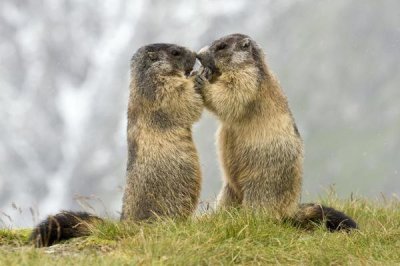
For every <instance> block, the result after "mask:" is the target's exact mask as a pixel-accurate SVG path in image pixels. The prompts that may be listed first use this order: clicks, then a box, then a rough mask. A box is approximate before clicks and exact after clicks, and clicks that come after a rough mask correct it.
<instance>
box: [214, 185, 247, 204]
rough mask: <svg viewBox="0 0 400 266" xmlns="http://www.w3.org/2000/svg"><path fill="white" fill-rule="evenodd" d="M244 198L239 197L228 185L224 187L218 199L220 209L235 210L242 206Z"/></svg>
mask: <svg viewBox="0 0 400 266" xmlns="http://www.w3.org/2000/svg"><path fill="white" fill-rule="evenodd" d="M242 200H243V197H242V195H239V193H238V192H236V191H235V190H234V189H233V188H232V187H231V186H230V185H229V184H228V183H225V184H224V185H223V186H222V189H221V191H220V192H219V195H218V198H217V207H218V208H234V207H238V206H240V205H241V204H242Z"/></svg>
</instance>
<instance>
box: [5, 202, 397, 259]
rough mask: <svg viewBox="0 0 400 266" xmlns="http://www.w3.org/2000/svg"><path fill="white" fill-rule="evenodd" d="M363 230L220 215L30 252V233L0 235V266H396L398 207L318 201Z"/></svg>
mask: <svg viewBox="0 0 400 266" xmlns="http://www.w3.org/2000/svg"><path fill="white" fill-rule="evenodd" d="M323 203H324V204H326V205H328V206H332V207H335V208H337V209H339V210H343V211H344V212H346V213H347V214H349V215H350V216H351V217H354V219H355V220H356V221H357V222H358V223H359V226H360V230H358V231H354V232H352V233H350V234H347V233H329V232H328V231H327V230H325V229H324V228H323V227H317V228H316V229H315V230H313V231H305V230H301V229H298V228H294V227H293V226H291V225H290V224H286V223H277V222H276V221H274V220H272V219H270V218H269V217H268V216H267V215H264V214H262V213H250V212H246V211H243V210H239V211H238V210H235V211H229V212H228V211H221V212H217V213H210V214H205V215H201V216H199V217H196V218H193V219H191V220H189V221H184V222H174V221H170V220H163V221H159V222H156V223H152V224H128V223H119V222H113V221H107V222H105V223H103V224H99V225H98V226H96V227H95V228H93V234H92V235H91V236H89V237H86V238H79V239H73V240H70V241H66V242H64V243H62V244H58V245H55V246H52V247H49V248H42V249H34V248H33V247H32V246H31V245H30V243H29V242H28V240H27V239H28V235H29V230H25V229H24V230H0V265H51V264H58V265H63V264H71V265H130V264H132V265H137V264H140V265H143V264H144V265H148V264H156V265H158V264H162V265H198V264H202V265H209V264H210V265H214V264H245V265H248V264H276V263H279V264H293V265H296V264H316V265H321V264H322V265H326V264H349V263H355V264H388V265H392V264H396V263H400V252H399V250H400V202H399V201H398V200H390V201H385V200H382V201H380V202H372V201H369V200H361V199H357V200H348V201H340V200H337V199H334V198H331V199H328V200H325V201H323Z"/></svg>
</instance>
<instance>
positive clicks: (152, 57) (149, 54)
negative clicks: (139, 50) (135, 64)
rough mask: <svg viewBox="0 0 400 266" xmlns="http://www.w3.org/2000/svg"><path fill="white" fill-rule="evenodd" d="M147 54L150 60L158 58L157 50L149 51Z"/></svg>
mask: <svg viewBox="0 0 400 266" xmlns="http://www.w3.org/2000/svg"><path fill="white" fill-rule="evenodd" d="M147 56H148V57H149V58H150V60H156V59H157V53H156V52H147Z"/></svg>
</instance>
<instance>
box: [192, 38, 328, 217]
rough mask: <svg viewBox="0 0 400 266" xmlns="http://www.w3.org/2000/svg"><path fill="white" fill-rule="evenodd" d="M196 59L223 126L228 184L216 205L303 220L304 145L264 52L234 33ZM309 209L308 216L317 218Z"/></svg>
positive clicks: (220, 139)
mask: <svg viewBox="0 0 400 266" xmlns="http://www.w3.org/2000/svg"><path fill="white" fill-rule="evenodd" d="M198 58H199V59H200V61H201V63H202V65H203V66H204V69H203V73H205V75H206V76H209V82H207V81H205V82H204V86H203V88H202V90H201V91H202V95H203V97H204V102H205V106H206V108H207V109H208V110H210V111H211V112H213V113H214V114H216V116H217V117H218V119H219V120H220V122H221V125H220V128H219V131H218V145H219V151H220V153H219V155H220V160H221V162H222V166H223V173H224V185H223V188H222V190H221V192H220V194H219V197H218V206H219V207H232V206H244V207H249V208H261V209H264V210H266V211H267V212H268V213H269V214H271V216H273V217H276V218H278V219H283V218H288V217H299V219H305V218H304V216H302V215H300V214H299V203H300V196H301V186H302V174H303V142H302V140H301V137H300V135H299V132H298V130H297V127H296V124H295V122H294V119H293V116H292V114H291V111H290V109H289V105H288V101H287V99H286V97H285V95H284V93H283V91H282V90H281V88H280V85H279V82H278V81H277V79H276V78H275V77H274V76H273V75H272V73H271V72H270V71H269V69H268V67H267V65H266V63H265V59H264V54H263V52H262V50H261V48H260V47H259V46H258V45H257V43H256V42H255V41H253V40H252V39H251V38H250V37H248V36H246V35H242V34H232V35H228V36H225V37H223V38H221V39H219V40H216V41H214V42H213V43H212V44H211V45H210V46H209V47H205V48H203V49H202V50H201V51H200V52H199V54H198ZM307 206H308V205H307ZM315 206H316V207H315V208H318V206H317V205H315ZM310 208H311V207H310V206H308V207H307V212H308V213H311V214H312V213H317V211H316V212H310V211H309V209H310ZM300 209H303V207H301V208H300ZM318 213H321V211H319V212H318ZM305 216H307V215H305ZM307 217H308V216H307ZM321 219H322V218H321Z"/></svg>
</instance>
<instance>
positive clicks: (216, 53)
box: [197, 33, 266, 76]
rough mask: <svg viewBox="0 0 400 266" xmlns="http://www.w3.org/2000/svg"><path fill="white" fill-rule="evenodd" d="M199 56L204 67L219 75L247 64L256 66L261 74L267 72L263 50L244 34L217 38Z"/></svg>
mask: <svg viewBox="0 0 400 266" xmlns="http://www.w3.org/2000/svg"><path fill="white" fill-rule="evenodd" d="M197 57H198V58H199V60H200V62H201V64H202V65H203V66H204V67H207V68H209V69H210V70H211V71H212V74H213V75H217V76H218V75H220V74H221V73H224V72H229V71H238V70H240V69H243V68H244V67H246V66H256V67H257V68H258V69H259V74H260V75H264V74H265V73H266V69H265V68H266V67H265V63H264V53H263V51H262V50H261V48H260V47H259V46H258V45H257V43H256V42H255V41H254V40H252V39H251V38H250V37H249V36H247V35H244V34H239V33H236V34H231V35H227V36H224V37H222V38H220V39H218V40H215V41H213V42H212V43H211V45H210V46H206V47H204V48H202V49H201V50H200V51H199V53H198V54H197Z"/></svg>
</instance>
